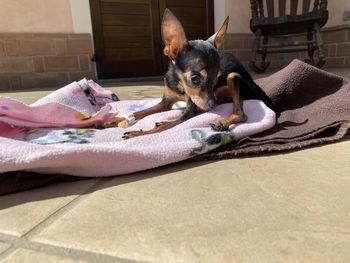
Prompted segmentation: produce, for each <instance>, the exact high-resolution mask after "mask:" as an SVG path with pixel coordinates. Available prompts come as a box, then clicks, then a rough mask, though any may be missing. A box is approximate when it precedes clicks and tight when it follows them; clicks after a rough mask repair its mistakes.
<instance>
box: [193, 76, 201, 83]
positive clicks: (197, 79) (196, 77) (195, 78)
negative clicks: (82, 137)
mask: <svg viewBox="0 0 350 263" xmlns="http://www.w3.org/2000/svg"><path fill="white" fill-rule="evenodd" d="M191 82H192V83H193V84H194V85H199V84H200V83H201V76H200V75H199V74H192V75H191Z"/></svg>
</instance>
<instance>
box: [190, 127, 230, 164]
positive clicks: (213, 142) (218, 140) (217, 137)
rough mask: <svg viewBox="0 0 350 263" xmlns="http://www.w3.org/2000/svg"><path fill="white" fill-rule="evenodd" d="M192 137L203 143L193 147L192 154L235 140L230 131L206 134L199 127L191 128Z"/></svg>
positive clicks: (207, 150) (204, 151)
mask: <svg viewBox="0 0 350 263" xmlns="http://www.w3.org/2000/svg"><path fill="white" fill-rule="evenodd" d="M191 135H192V138H193V139H195V140H196V141H198V142H199V143H200V144H201V145H200V146H199V147H196V148H193V149H192V150H191V152H190V156H191V157H192V156H195V155H198V154H202V153H206V152H209V151H211V150H214V149H215V148H218V147H219V146H222V145H225V144H228V143H230V142H232V141H233V135H232V134H231V133H229V132H220V133H210V134H209V135H208V134H206V133H205V132H204V131H202V130H199V129H194V130H191Z"/></svg>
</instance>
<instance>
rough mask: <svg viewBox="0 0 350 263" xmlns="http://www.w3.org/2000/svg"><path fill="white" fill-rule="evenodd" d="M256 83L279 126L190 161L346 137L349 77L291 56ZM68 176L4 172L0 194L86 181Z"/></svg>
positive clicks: (349, 123)
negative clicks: (287, 62)
mask: <svg viewBox="0 0 350 263" xmlns="http://www.w3.org/2000/svg"><path fill="white" fill-rule="evenodd" d="M256 82H257V83H258V84H259V85H260V86H261V87H262V88H263V89H264V90H265V91H266V93H267V95H268V96H269V97H270V98H271V100H272V102H273V104H274V110H275V112H276V113H277V115H278V119H277V124H276V126H275V127H274V128H272V129H270V130H268V131H266V132H263V133H260V134H258V135H255V136H252V137H248V138H244V139H242V140H239V141H237V142H234V143H231V144H229V145H226V146H223V147H220V148H218V149H217V150H214V151H212V152H209V153H206V154H204V155H200V156H197V157H195V158H194V159H191V160H213V159H224V158H233V157H236V156H243V155H252V154H255V155H256V154H261V153H267V152H277V151H283V150H291V149H298V148H303V147H306V146H310V145H316V144H321V143H329V142H334V141H337V140H340V139H341V138H343V137H344V136H345V135H346V133H347V131H348V130H349V128H350V83H349V80H347V79H344V78H342V77H339V76H336V75H334V74H330V73H327V72H325V71H323V70H320V69H317V68H315V67H312V66H310V65H308V64H306V63H304V62H301V61H299V60H294V61H292V62H291V63H290V64H289V65H288V66H287V67H285V68H284V69H282V70H280V71H279V72H277V73H275V74H273V75H271V76H269V77H266V78H263V79H258V80H256ZM81 179H83V178H80V177H73V176H72V177H70V176H65V175H40V174H35V173H27V172H11V173H5V174H0V195H3V194H8V193H12V192H18V191H23V190H27V189H31V188H34V187H38V186H42V185H45V184H48V183H51V182H57V181H66V180H81Z"/></svg>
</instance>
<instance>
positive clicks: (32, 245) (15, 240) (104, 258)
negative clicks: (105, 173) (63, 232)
mask: <svg viewBox="0 0 350 263" xmlns="http://www.w3.org/2000/svg"><path fill="white" fill-rule="evenodd" d="M110 180H112V178H110V179H108V180H106V179H105V178H104V179H102V178H101V179H99V180H98V181H97V182H96V183H95V184H93V185H92V186H90V187H89V188H88V189H87V190H86V191H84V192H83V193H82V194H81V195H79V196H77V197H76V198H74V199H73V200H72V201H70V202H69V203H67V204H66V205H64V206H63V207H61V208H59V209H58V210H56V211H55V212H54V213H52V214H51V215H49V216H48V217H47V218H45V219H44V220H43V221H42V222H40V223H39V224H37V225H36V226H34V227H33V228H32V229H31V230H29V231H28V232H27V233H26V234H24V235H23V236H21V237H17V236H14V235H10V234H4V233H0V241H3V242H6V243H9V244H11V247H9V248H8V249H6V250H5V251H3V252H2V253H1V254H0V261H1V260H2V259H4V258H5V257H7V256H9V255H10V254H11V253H13V252H14V251H15V250H16V249H17V248H27V249H31V250H34V251H38V252H47V253H51V254H56V255H60V256H66V257H67V256H68V257H71V258H73V259H83V260H87V261H91V262H107V263H109V262H136V261H134V260H131V259H124V258H119V257H114V256H109V255H104V254H99V253H95V252H91V251H85V250H81V249H73V248H65V247H61V246H55V245H51V244H45V243H41V242H38V241H33V240H31V239H32V237H33V236H34V235H36V234H38V233H40V232H41V231H42V230H43V229H45V228H46V227H47V226H49V225H50V224H52V223H53V222H54V221H56V220H57V219H58V218H60V217H61V216H62V215H64V214H65V213H66V212H68V211H69V210H71V209H73V208H74V207H75V206H77V205H78V204H79V203H80V202H82V201H83V200H85V199H86V198H88V194H90V193H93V192H94V191H95V190H97V189H99V187H100V186H101V185H104V184H106V183H107V182H109V181H110Z"/></svg>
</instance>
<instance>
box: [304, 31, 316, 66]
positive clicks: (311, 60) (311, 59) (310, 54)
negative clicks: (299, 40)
mask: <svg viewBox="0 0 350 263" xmlns="http://www.w3.org/2000/svg"><path fill="white" fill-rule="evenodd" d="M314 38H315V37H314V34H313V31H312V30H309V31H307V40H308V41H312V43H308V44H307V54H308V58H306V59H305V60H304V61H305V62H306V63H308V64H310V65H315V60H314V53H315V50H316V48H315V43H316V41H315V39H314Z"/></svg>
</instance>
